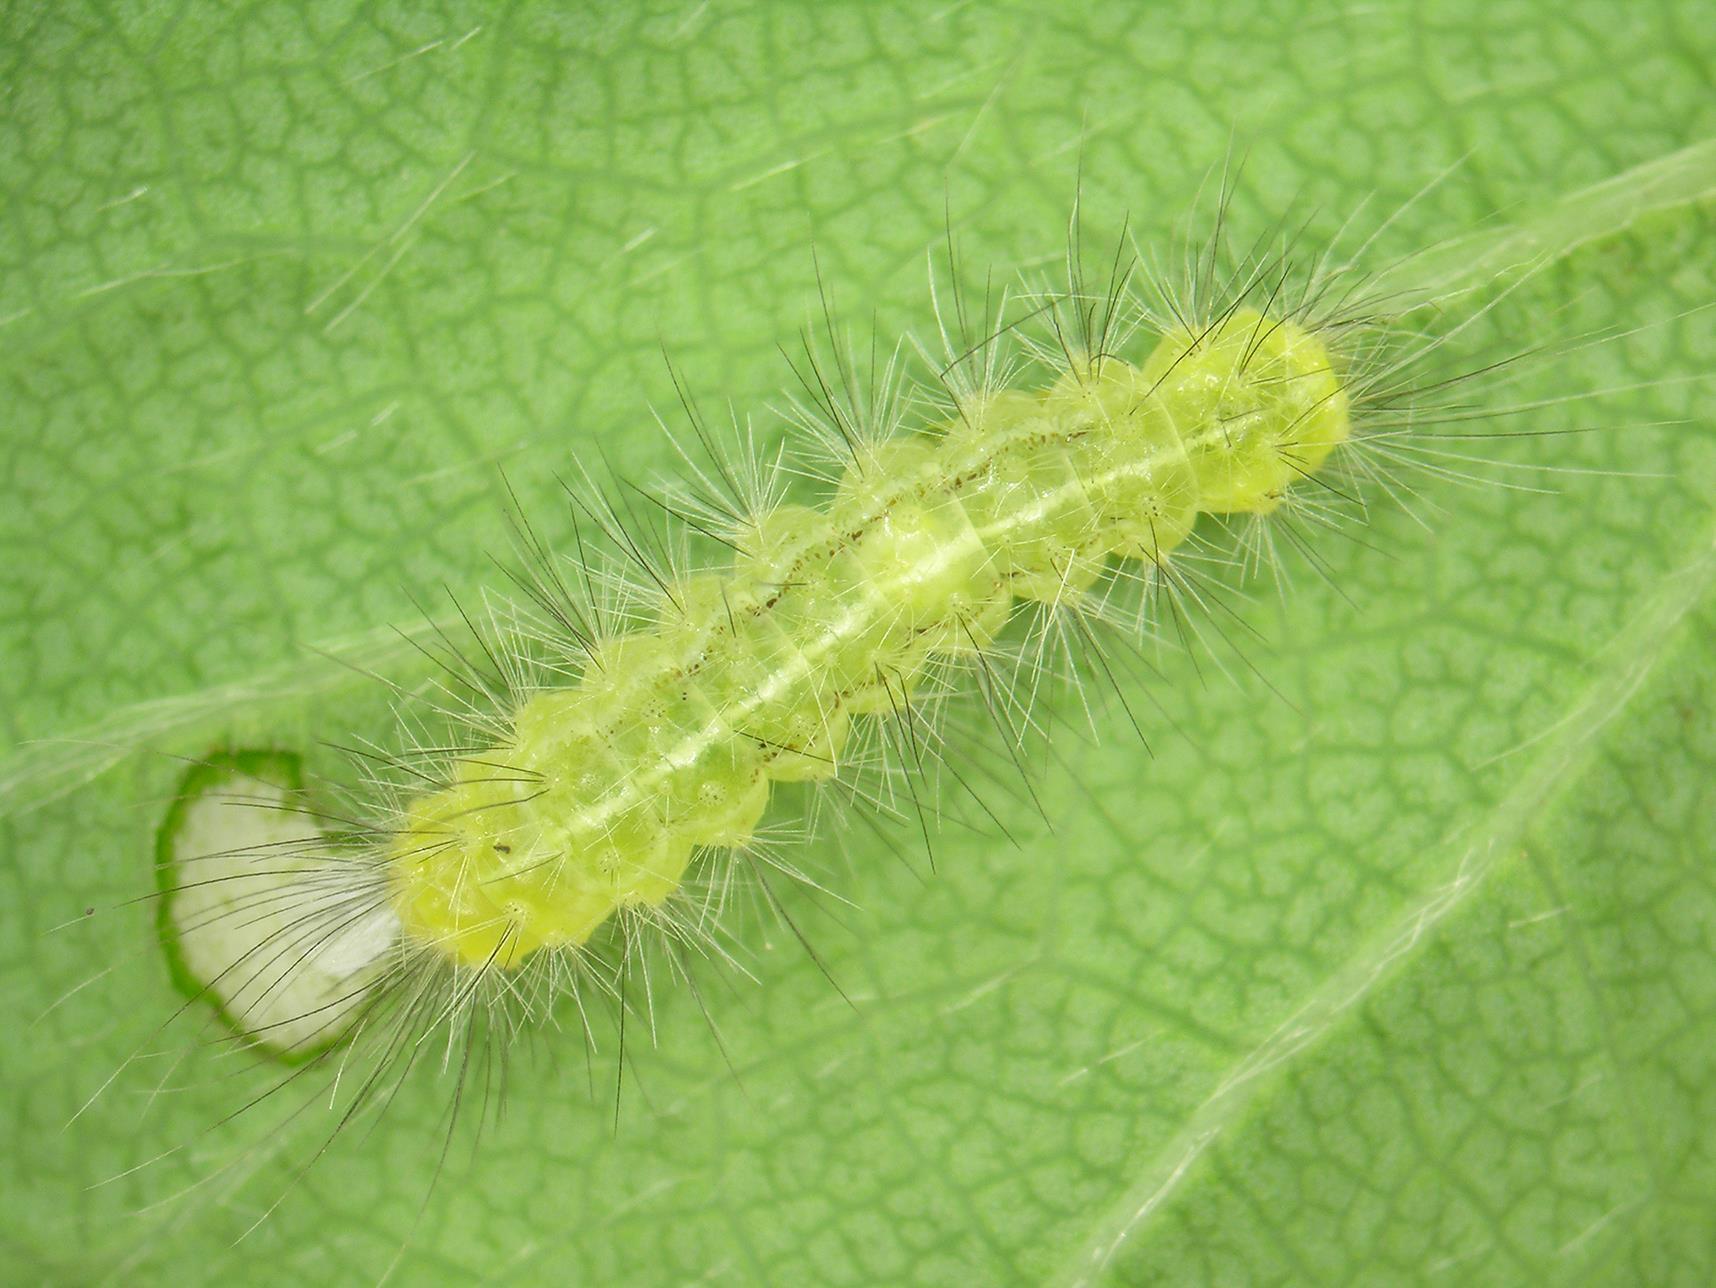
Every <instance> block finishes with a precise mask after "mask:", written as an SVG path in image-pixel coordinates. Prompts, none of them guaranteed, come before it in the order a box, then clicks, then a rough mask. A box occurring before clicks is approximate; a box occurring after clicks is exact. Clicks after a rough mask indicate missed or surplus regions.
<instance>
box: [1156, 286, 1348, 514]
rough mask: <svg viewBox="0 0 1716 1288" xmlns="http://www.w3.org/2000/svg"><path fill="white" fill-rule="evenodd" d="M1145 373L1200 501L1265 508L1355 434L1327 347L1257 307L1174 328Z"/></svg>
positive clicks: (1216, 507)
mask: <svg viewBox="0 0 1716 1288" xmlns="http://www.w3.org/2000/svg"><path fill="white" fill-rule="evenodd" d="M1143 377H1144V384H1145V386H1146V387H1147V388H1150V389H1152V390H1153V391H1154V395H1155V397H1156V398H1157V399H1158V400H1159V402H1160V405H1161V407H1162V409H1163V410H1164V411H1165V412H1166V413H1167V415H1168V417H1169V419H1170V420H1171V421H1172V422H1173V424H1174V426H1175V428H1176V429H1177V430H1178V431H1179V433H1180V436H1181V438H1182V439H1183V440H1184V442H1185V445H1186V449H1187V452H1188V453H1189V455H1190V457H1191V461H1192V465H1193V468H1194V469H1195V470H1196V471H1197V475H1198V485H1199V486H1198V498H1199V508H1200V509H1203V510H1210V511H1215V512H1217V513H1230V514H1231V513H1239V512H1246V511H1249V512H1252V513H1256V514H1267V513H1268V512H1269V511H1271V510H1273V509H1274V508H1275V507H1276V506H1277V505H1279V504H1280V503H1281V499H1282V497H1283V496H1284V495H1285V494H1286V492H1287V489H1288V488H1289V487H1290V486H1291V485H1292V484H1294V483H1295V482H1297V481H1299V480H1301V479H1305V478H1309V477H1310V476H1312V475H1313V474H1315V473H1316V472H1317V470H1318V469H1319V468H1321V466H1322V464H1323V462H1324V461H1325V460H1326V459H1327V458H1328V455H1329V453H1330V452H1332V451H1333V450H1334V449H1335V448H1336V447H1337V446H1339V445H1340V444H1341V443H1343V442H1345V441H1346V440H1347V438H1348V437H1349V436H1350V434H1351V417H1350V412H1349V408H1348V399H1347V393H1346V390H1345V387H1344V386H1343V384H1342V382H1341V379H1340V376H1339V374H1338V373H1337V372H1336V370H1335V366H1334V363H1333V360H1332V359H1331V357H1330V355H1329V350H1328V347H1327V346H1326V345H1325V344H1324V343H1323V341H1322V340H1321V339H1319V338H1318V337H1317V336H1316V335H1314V334H1312V333H1311V332H1310V331H1308V330H1306V329H1305V328H1304V327H1301V326H1299V325H1297V324H1296V323H1294V322H1293V321H1291V320H1290V319H1287V318H1272V317H1269V316H1267V315H1266V314H1263V313H1260V312H1259V311H1258V310H1256V309H1252V308H1239V309H1234V310H1232V311H1231V312H1229V313H1227V314H1225V315H1223V316H1222V317H1221V318H1218V319H1217V320H1216V321H1215V322H1213V323H1211V324H1210V325H1208V326H1207V327H1204V328H1203V329H1201V330H1198V331H1193V330H1190V329H1188V328H1185V327H1176V328H1175V329H1174V330H1172V331H1170V332H1168V334H1166V335H1165V336H1163V337H1162V340H1161V342H1160V343H1159V344H1158V345H1157V346H1156V348H1155V350H1154V352H1152V353H1151V355H1150V357H1149V358H1148V359H1147V360H1146V361H1145V363H1144V368H1143Z"/></svg>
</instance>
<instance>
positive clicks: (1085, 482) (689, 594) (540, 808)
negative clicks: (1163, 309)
mask: <svg viewBox="0 0 1716 1288" xmlns="http://www.w3.org/2000/svg"><path fill="white" fill-rule="evenodd" d="M1348 430H1349V422H1348V409H1347V397H1346V393H1345V391H1344V388H1343V385H1342V381H1341V378H1340V376H1339V375H1338V374H1337V373H1336V370H1335V368H1334V366H1333V365H1332V364H1331V360H1330V356H1329V352H1328V350H1327V348H1326V347H1325V345H1324V344H1323V342H1322V341H1321V340H1319V339H1318V338H1317V337H1316V336H1314V335H1312V334H1311V333H1309V332H1307V331H1305V330H1304V329H1303V328H1301V327H1300V326H1298V325H1296V324H1295V323H1293V322H1292V321H1291V320H1289V319H1286V318H1280V317H1274V318H1272V317H1270V316H1268V315H1267V314H1264V313H1261V312H1259V311H1257V310H1256V309H1253V308H1237V309H1234V310H1231V311H1229V312H1228V313H1226V314H1225V315H1224V316H1222V317H1221V318H1219V319H1217V320H1215V321H1214V322H1213V323H1211V324H1210V325H1208V326H1206V327H1204V328H1202V329H1201V330H1200V331H1198V332H1197V333H1195V334H1194V333H1192V332H1190V331H1177V332H1175V333H1173V334H1171V335H1168V336H1165V337H1164V338H1163V339H1162V340H1161V341H1160V343H1159V344H1158V345H1157V347H1156V348H1155V350H1154V352H1152V353H1151V354H1150V356H1149V357H1148V359H1147V360H1145V361H1144V363H1143V364H1142V365H1141V366H1133V365H1131V364H1129V363H1127V362H1125V361H1124V360H1122V359H1120V358H1117V357H1109V356H1106V355H1095V356H1092V357H1090V358H1088V359H1085V358H1084V357H1083V355H1081V356H1080V358H1079V360H1078V361H1077V362H1076V363H1075V365H1073V366H1071V367H1070V368H1069V369H1068V370H1067V371H1066V372H1065V373H1064V374H1063V375H1062V376H1061V377H1060V378H1059V379H1058V380H1056V381H1055V383H1054V384H1053V385H1051V386H1050V387H1049V388H1047V389H1044V390H1041V391H1035V392H1013V391H1004V392H998V393H996V394H994V395H993V396H989V397H986V398H982V399H978V400H973V401H971V402H969V403H967V404H964V405H962V406H960V407H959V408H958V409H957V414H956V415H954V416H953V417H952V418H951V419H950V420H948V421H947V422H946V423H944V424H941V425H938V426H936V427H934V428H933V429H932V430H931V431H930V432H929V433H926V434H921V435H914V436H910V437H902V438H897V439H893V440H890V441H887V442H884V443H881V444H879V445H868V446H859V447H856V448H855V449H854V452H853V458H852V460H851V462H850V464H849V465H848V466H847V468H846V470H845V472H844V474H843V475H842V477H841V478H840V480H839V483H838V485H837V487H836V489H835V494H834V498H833V501H832V503H831V504H830V505H829V506H828V508H827V509H826V510H815V509H811V508H808V507H802V506H782V507H780V508H777V509H775V510H773V511H772V512H771V513H769V514H768V515H767V516H765V517H764V518H763V519H762V520H761V521H760V522H759V523H757V524H756V525H755V526H754V527H753V528H752V529H751V530H750V531H748V532H742V533H735V534H734V535H733V537H732V538H731V539H732V542H733V544H734V545H735V546H736V547H737V548H738V551H739V553H738V557H737V558H736V560H735V561H734V563H733V565H732V566H731V567H730V568H728V569H725V570H722V571H719V572H710V573H704V574H702V575H699V576H696V577H693V578H690V579H688V580H686V581H684V582H682V583H680V584H677V585H671V584H670V585H665V586H664V587H663V588H662V590H661V593H660V598H659V601H658V605H657V607H656V609H655V617H656V621H655V622H654V624H653V625H650V626H646V627H642V628H639V629H636V630H633V631H629V632H627V633H624V634H620V635H616V636H614V637H612V638H608V639H603V640H599V641H596V642H595V643H594V644H593V645H592V647H591V648H590V649H589V651H588V656H587V659H586V660H585V661H584V673H583V677H582V679H581V680H580V681H579V683H577V684H576V685H573V686H569V687H567V688H564V689H554V690H548V691H544V692H540V693H537V694H534V695H532V696H531V697H529V698H528V699H527V700H525V701H524V702H523V703H522V704H521V705H520V706H519V708H518V710H517V711H516V712H515V713H514V714H513V715H512V717H511V720H510V726H511V727H510V731H509V736H508V737H506V738H505V739H503V740H502V741H500V742H498V743H497V744H496V745H494V746H492V747H489V748H486V749H484V750H483V751H482V752H481V753H480V754H479V755H477V756H475V757H472V758H471V759H469V760H459V761H456V762H455V769H454V774H453V778H452V781H450V782H448V783H447V784H445V785H444V786H440V787H437V788H435V789H433V790H430V791H427V792H424V793H423V794H422V795H420V796H418V797H417V798H416V799H414V800H412V801H411V802H410V803H409V804H408V805H407V807H406V811H405V819H404V822H403V825H402V826H401V827H400V828H399V830H398V832H397V833H396V835H395V836H394V838H393V839H392V842H391V843H390V845H389V847H388V850H387V855H386V859H385V862H386V864H387V869H388V882H389V886H390V888H391V891H392V899H393V905H394V907H395V909H396V910H397V912H398V915H399V921H400V926H401V932H402V934H404V935H405V936H406V937H407V938H408V939H410V940H412V941H414V942H416V943H419V944H423V945H426V946H429V947H432V948H434V949H435V950H437V951H439V952H442V953H445V954H446V955H447V956H449V957H451V958H453V959H455V960H456V961H459V962H462V963H465V964H467V965H476V966H480V965H485V964H488V963H491V962H492V963H495V964H497V965H500V966H505V967H511V966H515V965H517V964H518V963H519V962H520V961H522V960H523V959H524V958H525V957H526V956H527V955H528V954H530V953H532V952H535V951H537V950H538V949H541V948H554V947H561V946H567V945H578V944H582V943H583V942H584V941H585V940H586V939H588V938H589V936H590V934H591V933H592V932H593V931H594V930H595V929H596V928H597V927H598V926H600V925H601V924H602V923H603V922H604V921H606V920H607V919H608V918H609V917H610V916H612V915H613V914H614V913H615V912H616V911H617V910H619V909H622V908H626V907H630V906H635V905H639V904H643V905H657V904H660V903H662V902H663V901H664V900H666V899H667V898H668V896H670V895H671V894H672V893H673V892H674V890H675V889H676V888H677V887H678V885H679V882H680V880H681V878H682V876H683V874H684V872H685V869H686V866H687V864H688V863H689V862H690V861H691V858H692V854H693V852H694V850H695V849H696V848H697V847H699V846H709V847H721V848H732V847H737V846H744V845H746V844H748V843H749V842H750V841H751V838H752V834H753V831H754V829H755V827H756V826H757V823H758V821H759V819H760V818H761V817H762V815H763V812H764V809H765V808H766V807H767V805H768V801H769V792H770V786H771V784H772V783H774V782H778V781H782V780H802V779H821V778H827V777H831V776H833V775H834V774H835V773H836V771H837V770H838V768H839V765H840V760H841V754H842V751H843V750H844V748H845V745H846V742H847V736H848V728H849V723H850V721H851V719H852V718H853V717H859V716H883V715H886V714H888V713H889V712H890V711H891V710H894V709H896V708H898V707H899V706H901V705H904V704H906V703H909V702H911V701H912V694H913V690H914V689H915V688H916V686H917V684H918V681H919V678H920V676H921V675H922V674H923V672H924V670H925V668H926V667H927V666H929V665H931V664H932V663H933V662H934V661H935V660H937V659H939V658H946V657H950V656H958V655H961V654H968V653H974V652H978V651H981V650H983V649H985V648H987V647H989V645H990V644H991V642H992V641H993V639H994V637H995V635H996V633H997V632H998V631H999V630H1000V629H1001V628H1002V627H1003V626H1004V625H1005V624H1006V622H1007V619H1008V617H1009V616H1010V615H1011V613H1012V611H1013V606H1014V603H1015V601H1021V600H1024V601H1038V602H1043V603H1049V604H1059V603H1066V602H1068V601H1070V600H1071V599H1074V598H1076V597H1077V596H1078V595H1080V594H1082V593H1083V592H1084V591H1085V590H1086V589H1088V588H1089V586H1090V585H1091V583H1092V582H1094V581H1095V579H1096V577H1097V575H1098V573H1099V572H1100V571H1101V568H1102V565H1103V562H1104V561H1105V560H1106V559H1107V558H1109V557H1110V556H1115V557H1118V558H1122V559H1135V560H1144V561H1146V562H1148V563H1150V564H1152V565H1160V564H1162V563H1163V562H1164V561H1166V560H1168V559H1169V558H1171V557H1172V554H1173V551H1174V549H1175V547H1177V546H1178V545H1180V543H1181V542H1182V541H1184V540H1185V538H1186V536H1187V535H1188V534H1189V533H1190V532H1191V529H1192V524H1193V522H1194V520H1195V519H1196V518H1197V516H1198V514H1199V513H1201V512H1214V513H1235V512H1242V511H1248V512H1253V513H1267V512H1268V511H1269V510H1271V509H1273V508H1274V507H1275V506H1277V505H1278V504H1280V502H1281V500H1282V499H1283V497H1284V495H1285V492H1286V489H1287V488H1288V487H1289V486H1290V485H1291V483H1292V482H1293V481H1294V480H1295V479H1299V478H1306V477H1309V476H1311V475H1313V474H1314V473H1315V472H1316V471H1317V469H1318V468H1319V467H1320V466H1321V465H1322V463H1323V461H1324V459H1325V458H1326V457H1327V456H1328V454H1329V453H1330V451H1332V450H1333V449H1334V448H1335V447H1336V446H1337V445H1338V444H1340V443H1341V442H1343V441H1344V440H1345V439H1346V437H1347V434H1348ZM497 767H504V768H500V769H498V771H497Z"/></svg>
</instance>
